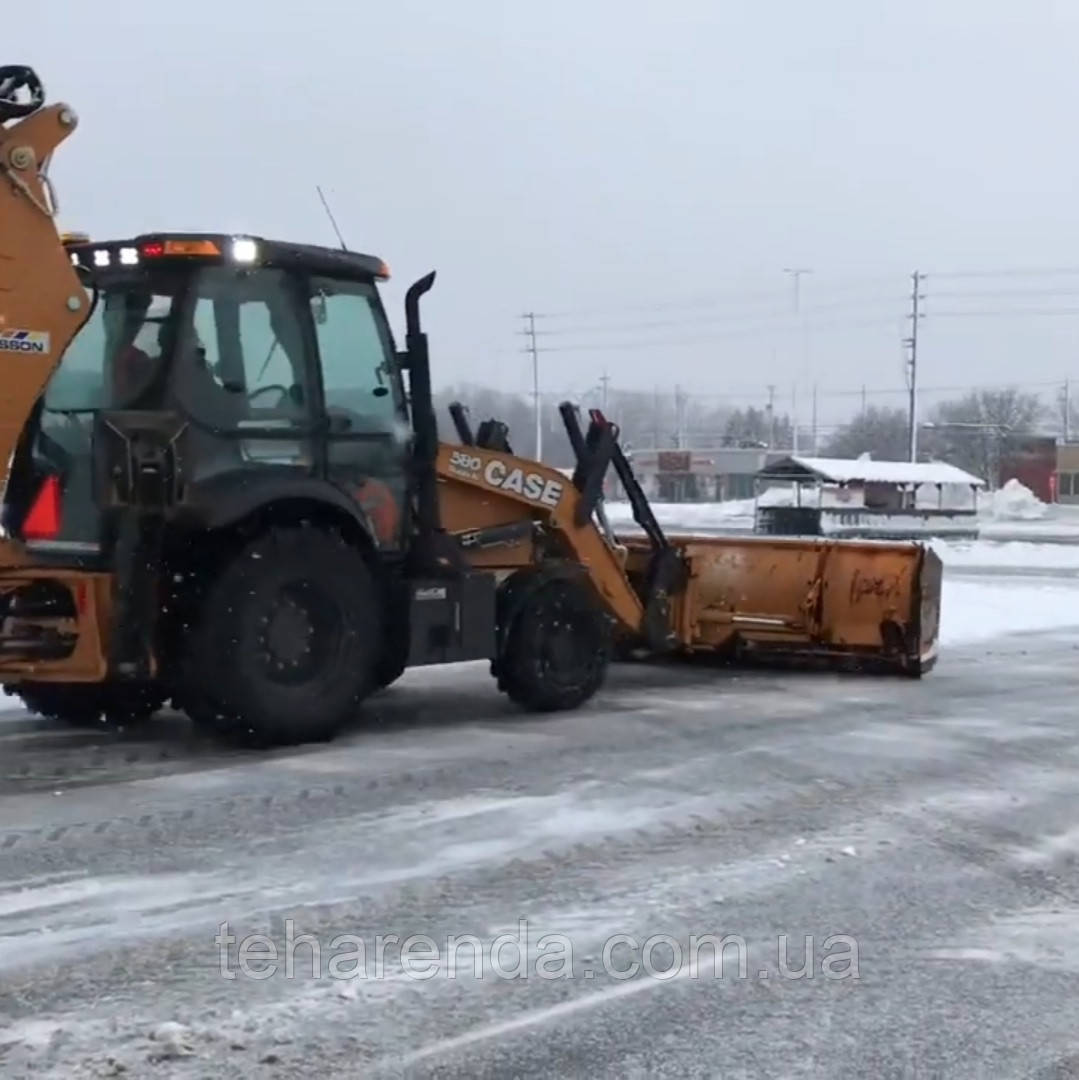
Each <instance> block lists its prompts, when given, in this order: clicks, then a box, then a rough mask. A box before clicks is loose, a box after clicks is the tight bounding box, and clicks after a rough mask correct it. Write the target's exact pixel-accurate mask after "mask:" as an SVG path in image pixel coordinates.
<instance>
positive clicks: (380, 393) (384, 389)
mask: <svg viewBox="0 0 1079 1080" xmlns="http://www.w3.org/2000/svg"><path fill="white" fill-rule="evenodd" d="M389 392H390V388H389V387H388V386H376V387H375V388H374V390H372V391H371V393H372V394H374V396H375V397H385V396H386V395H387V394H388V393H389Z"/></svg>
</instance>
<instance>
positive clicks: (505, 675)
mask: <svg viewBox="0 0 1079 1080" xmlns="http://www.w3.org/2000/svg"><path fill="white" fill-rule="evenodd" d="M511 580H512V579H511ZM610 654H611V644H610V632H609V628H608V624H607V617H606V615H605V614H604V612H603V611H601V610H600V608H599V607H598V605H597V603H596V600H595V599H594V597H593V595H592V592H591V590H590V589H589V588H587V587H586V586H585V585H583V584H581V583H579V582H577V581H573V580H571V579H566V578H551V579H550V580H548V581H546V582H544V583H542V584H539V585H537V586H535V587H534V588H532V589H531V591H529V592H528V594H527V595H526V596H525V597H524V598H523V600H522V602H521V605H520V607H519V608H518V609H517V612H516V614H515V616H514V619H513V623H512V625H511V626H510V628H509V633H508V634H507V636H506V643H505V647H504V649H503V651H502V655H501V656H500V657H499V659H498V662H497V664H496V665H495V670H496V675H497V678H498V688H499V690H501V691H503V692H504V693H505V694H506V695H507V696H508V697H509V699H510V700H511V701H513V702H514V703H516V704H517V705H520V706H521V707H522V708H524V709H527V710H529V711H530V712H555V711H558V710H562V709H575V708H577V707H578V706H579V705H582V704H584V702H586V701H588V700H589V698H591V697H592V696H593V694H595V693H596V691H597V690H598V689H599V688H600V687H601V686H602V685H603V681H604V679H605V678H606V675H607V666H608V663H609V662H610Z"/></svg>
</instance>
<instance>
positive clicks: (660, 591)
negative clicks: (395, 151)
mask: <svg viewBox="0 0 1079 1080" xmlns="http://www.w3.org/2000/svg"><path fill="white" fill-rule="evenodd" d="M74 124H75V117H74V113H73V112H72V110H71V109H70V108H68V107H66V106H63V105H58V106H53V107H51V108H47V107H45V106H44V104H43V92H42V90H41V86H40V83H39V82H38V80H37V78H36V77H35V76H34V74H33V73H32V72H30V71H29V70H27V69H12V68H4V69H0V125H2V126H0V371H2V378H3V388H4V389H3V393H2V394H0V463H3V468H4V469H5V472H4V473H3V475H2V478H0V481H2V485H3V492H4V499H3V517H2V526H3V533H4V535H3V538H2V539H0V682H2V683H3V684H4V686H5V689H7V690H8V691H9V692H12V693H15V694H18V695H20V696H21V697H22V699H23V700H24V702H25V703H26V704H27V706H28V707H29V708H31V709H33V710H35V711H37V712H40V713H42V714H45V715H48V716H54V717H57V718H62V719H65V720H68V721H73V722H96V721H98V720H99V719H101V718H105V719H106V720H113V721H131V720H134V719H137V718H140V717H143V716H146V715H149V714H150V713H152V712H153V711H154V710H155V709H156V708H158V707H159V706H160V705H162V704H163V703H164V702H166V701H171V702H172V704H173V706H174V707H176V708H179V709H182V710H184V711H185V712H187V713H188V714H189V715H190V717H191V718H192V720H193V721H194V722H195V723H196V724H199V725H202V726H204V727H207V728H210V729H212V730H213V731H215V732H218V733H221V734H225V735H229V736H238V737H242V738H245V739H249V740H252V741H255V742H257V743H261V744H272V743H293V742H301V741H306V740H313V739H322V738H328V737H331V736H332V735H333V734H334V733H336V732H337V731H338V730H339V729H340V728H341V726H342V725H343V724H344V723H346V721H347V720H348V718H349V717H350V716H352V715H353V714H354V712H355V711H356V709H357V706H358V705H359V704H360V703H361V702H362V701H363V699H364V698H365V697H367V696H368V695H369V694H371V693H372V692H374V691H375V690H377V689H378V688H380V687H383V686H387V685H388V684H390V683H391V682H393V681H394V680H395V679H396V678H397V677H398V676H399V675H400V674H401V672H402V671H403V670H404V669H405V668H406V667H409V666H418V665H425V664H437V663H447V662H454V661H465V660H484V661H489V663H490V667H491V671H492V674H493V675H494V677H495V679H496V680H497V683H498V686H499V688H500V689H501V690H502V691H504V692H505V693H506V694H507V695H508V697H509V698H510V699H511V700H512V701H513V702H515V703H517V704H518V705H520V706H522V707H523V708H526V709H530V710H539V711H547V710H555V709H570V708H575V707H577V706H579V705H581V704H583V703H584V702H586V701H587V700H588V699H589V698H591V697H592V695H593V694H594V693H595V692H596V690H597V689H598V688H599V687H600V686H601V684H602V682H603V679H604V676H605V673H606V670H607V666H608V662H609V660H610V659H611V658H612V656H618V657H621V656H629V655H635V656H644V657H661V656H672V657H674V656H686V655H690V654H693V653H706V654H712V655H715V656H716V657H717V658H724V659H752V658H754V657H758V658H759V657H763V658H769V657H773V656H775V657H780V656H782V657H791V656H793V657H798V658H810V659H814V658H816V659H824V660H826V661H840V662H844V663H856V664H862V665H864V664H871V665H874V666H884V667H886V668H890V669H893V670H895V671H900V672H904V673H907V674H910V675H920V674H921V673H922V672H923V671H925V670H927V669H928V667H929V666H930V665H931V664H932V662H933V660H934V658H935V654H936V635H937V623H938V614H939V598H940V563H939V561H938V560H937V559H936V557H935V556H934V555H933V553H932V552H930V551H927V550H926V549H924V548H922V547H920V546H918V545H916V544H873V543H853V542H828V541H822V540H820V539H813V540H797V539H765V538H749V539H733V538H731V539H710V540H703V539H694V538H681V539H679V538H673V539H672V538H670V537H667V536H666V535H665V534H664V532H663V530H662V529H661V528H660V526H659V524H658V522H657V521H656V519H655V517H654V516H653V514H652V512H651V510H650V508H649V506H648V502H647V500H646V498H645V497H644V494H643V492H642V491H641V489H640V486H639V485H638V484H637V483H636V481H635V479H634V477H633V473H632V470H631V469H630V466H629V464H628V462H627V460H626V458H625V455H624V454H623V453H622V451H621V449H620V447H619V443H618V431H617V427H616V425H614V424H613V423H611V422H610V421H609V420H608V419H607V417H606V416H604V415H602V414H601V413H600V412H598V411H594V412H593V413H592V414H591V415H590V417H589V421H588V424H587V427H586V428H585V429H584V430H582V426H581V422H580V418H579V415H578V412H577V410H576V409H575V408H574V407H573V406H572V405H571V404H569V403H566V404H565V405H563V406H562V410H561V411H562V418H563V420H564V423H565V426H566V431H567V437H568V438H569V441H570V444H571V445H572V447H573V450H574V453H575V456H576V460H577V466H576V469H575V471H574V473H573V475H572V477H567V476H566V475H564V474H563V473H561V472H560V471H558V470H556V469H552V468H550V467H548V466H546V465H544V464H543V463H541V462H538V461H529V460H526V459H523V458H520V457H518V456H516V455H515V454H514V453H513V452H512V448H511V447H510V444H509V433H508V432H507V430H506V429H505V427H504V425H502V424H500V423H499V422H498V421H497V420H494V419H491V420H488V421H485V422H484V423H483V424H481V425H480V426H479V428H478V429H477V430H476V431H473V430H472V426H471V421H470V419H469V417H468V414H467V411H466V410H465V409H464V408H463V407H462V406H460V405H455V406H454V407H453V408H452V409H451V419H452V422H453V425H454V429H455V434H456V441H447V442H441V443H440V442H439V437H438V424H437V421H436V417H435V415H434V411H433V406H432V392H431V368H430V362H429V355H428V343H427V337H426V335H425V333H424V331H423V329H422V326H421V320H420V301H421V298H422V297H423V295H424V294H425V293H426V292H427V291H428V290H429V289H430V288H431V286H432V284H433V281H434V274H430V275H428V276H427V277H425V278H422V279H421V280H419V281H417V282H416V283H415V284H414V285H412V286H411V288H410V289H409V290H408V292H407V296H406V300H405V322H406V335H405V341H404V347H403V348H402V349H398V348H397V347H396V346H395V344H394V341H393V337H392V335H391V332H390V327H389V322H388V320H387V317H386V313H385V311H384V309H383V306H382V302H381V299H380V294H379V289H378V286H379V283H380V282H382V281H384V280H385V279H386V278H387V276H388V270H387V268H386V266H385V264H384V263H383V262H382V261H381V260H380V259H377V258H374V257H372V256H368V255H361V254H357V253H354V252H351V251H346V250H336V249H330V248H325V247H318V246H314V245H305V244H295V243H283V242H278V241H273V240H270V239H266V238H263V237H256V236H247V235H233V234H229V233H199V234H193V233H171V232H161V233H155V234H152V235H141V236H136V237H132V238H128V239H123V240H118V241H107V242H99V241H93V242H92V241H89V240H87V239H86V238H84V237H83V238H80V237H71V238H68V239H67V240H66V241H64V240H62V239H61V237H60V236H59V235H58V234H57V231H56V227H55V222H54V206H53V203H52V199H51V192H50V189H49V186H48V184H47V182H46V180H45V176H44V166H45V164H46V163H47V161H48V158H49V156H50V154H51V153H52V151H53V149H54V148H55V146H56V145H58V144H59V142H60V141H61V140H62V139H63V138H64V137H65V136H66V135H67V134H68V133H69V132H70V131H71V130H72V129H73V127H74ZM611 468H613V469H615V470H616V471H617V473H618V475H619V478H620V480H621V483H622V486H623V488H624V489H625V490H626V492H627V493H628V496H629V499H630V502H631V503H632V506H633V511H634V517H635V519H636V521H637V524H638V526H639V533H635V534H634V535H632V536H628V537H618V536H615V535H614V534H613V533H612V532H611V531H610V529H609V528H608V527H607V526H606V519H605V516H604V514H603V508H602V491H603V482H604V477H605V476H606V475H607V473H608V470H610V469H611Z"/></svg>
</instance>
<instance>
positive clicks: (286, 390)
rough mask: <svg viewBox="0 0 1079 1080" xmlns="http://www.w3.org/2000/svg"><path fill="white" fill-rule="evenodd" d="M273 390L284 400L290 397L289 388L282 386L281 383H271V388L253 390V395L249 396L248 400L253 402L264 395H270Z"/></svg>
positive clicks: (261, 387) (262, 387) (264, 387)
mask: <svg viewBox="0 0 1079 1080" xmlns="http://www.w3.org/2000/svg"><path fill="white" fill-rule="evenodd" d="M271 390H276V391H277V392H278V393H279V394H280V395H281V399H282V400H284V399H285V398H287V397H288V396H289V388H288V387H287V386H282V384H281V383H270V385H269V386H260V387H259V388H258V389H257V390H252V391H251V393H250V394H248V395H247V400H248V401H249V402H252V401H254V400H255V398H257V397H260V396H261V395H262V394H268V393H269V392H270V391H271Z"/></svg>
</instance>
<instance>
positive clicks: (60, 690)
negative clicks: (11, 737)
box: [11, 682, 165, 727]
mask: <svg viewBox="0 0 1079 1080" xmlns="http://www.w3.org/2000/svg"><path fill="white" fill-rule="evenodd" d="M11 689H12V692H13V693H15V694H17V695H18V696H19V697H20V698H22V702H23V704H24V705H25V706H26V708H27V709H28V710H29V711H30V712H32V713H37V714H38V716H43V717H45V718H46V719H48V720H58V721H61V722H63V723H65V724H71V725H73V726H75V727H97V726H110V727H127V726H129V725H135V724H142V723H145V722H146V721H147V720H149V719H150V717H151V716H153V714H154V713H155V712H157V710H158V709H160V708H161V706H162V705H163V704H164V703H165V694H164V692H163V691H162V690H161V689H160V688H159V687H157V686H155V685H154V684H152V683H60V682H57V683H18V684H16V685H15V686H13V687H12V688H11Z"/></svg>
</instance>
